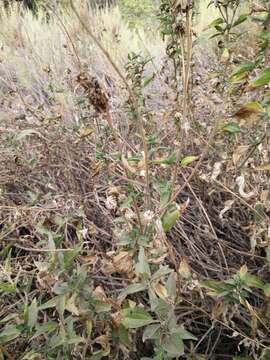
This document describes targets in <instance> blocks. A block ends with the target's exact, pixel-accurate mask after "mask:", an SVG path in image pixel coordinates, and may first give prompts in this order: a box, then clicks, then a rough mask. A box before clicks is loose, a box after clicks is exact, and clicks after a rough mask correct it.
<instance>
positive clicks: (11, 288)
mask: <svg viewBox="0 0 270 360" xmlns="http://www.w3.org/2000/svg"><path fill="white" fill-rule="evenodd" d="M1 291H3V292H5V293H14V292H16V285H13V284H10V283H8V282H0V292H1Z"/></svg>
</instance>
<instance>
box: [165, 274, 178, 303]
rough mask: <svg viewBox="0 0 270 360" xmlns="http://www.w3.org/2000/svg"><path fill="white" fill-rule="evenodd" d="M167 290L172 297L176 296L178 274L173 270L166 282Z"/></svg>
mask: <svg viewBox="0 0 270 360" xmlns="http://www.w3.org/2000/svg"><path fill="white" fill-rule="evenodd" d="M166 290H167V292H168V295H169V296H170V298H172V299H175V298H176V274H175V272H172V273H171V274H170V276H169V277H168V280H167V282H166Z"/></svg>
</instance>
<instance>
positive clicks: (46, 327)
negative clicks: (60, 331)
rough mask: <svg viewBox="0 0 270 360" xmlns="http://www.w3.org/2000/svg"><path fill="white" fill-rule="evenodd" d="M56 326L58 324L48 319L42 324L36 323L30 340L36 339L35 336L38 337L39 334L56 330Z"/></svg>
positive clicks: (46, 333)
mask: <svg viewBox="0 0 270 360" xmlns="http://www.w3.org/2000/svg"><path fill="white" fill-rule="evenodd" d="M58 326H59V325H58V324H57V323H56V322H54V321H48V322H47V323H45V324H43V325H38V326H37V327H36V332H35V334H34V335H33V336H32V337H31V340H34V339H36V338H37V337H39V336H41V335H48V334H50V333H51V332H53V331H54V330H56V329H57V327H58Z"/></svg>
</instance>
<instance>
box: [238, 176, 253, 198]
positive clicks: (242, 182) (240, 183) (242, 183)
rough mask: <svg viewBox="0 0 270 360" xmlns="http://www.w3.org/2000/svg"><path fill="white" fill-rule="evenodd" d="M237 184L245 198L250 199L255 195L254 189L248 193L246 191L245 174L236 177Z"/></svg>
mask: <svg viewBox="0 0 270 360" xmlns="http://www.w3.org/2000/svg"><path fill="white" fill-rule="evenodd" d="M236 184H237V185H238V187H239V194H240V195H241V196H242V197H243V198H245V199H249V198H251V197H252V196H254V195H255V193H254V192H253V191H251V192H249V193H246V192H245V178H244V176H243V175H241V176H238V177H237V178H236Z"/></svg>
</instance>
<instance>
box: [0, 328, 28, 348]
mask: <svg viewBox="0 0 270 360" xmlns="http://www.w3.org/2000/svg"><path fill="white" fill-rule="evenodd" d="M22 329H23V328H21V327H19V326H16V325H11V326H6V327H5V328H4V329H2V330H1V332H0V344H5V343H7V342H9V341H11V340H14V339H16V338H17V337H18V336H19V335H20V334H21V332H22Z"/></svg>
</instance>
